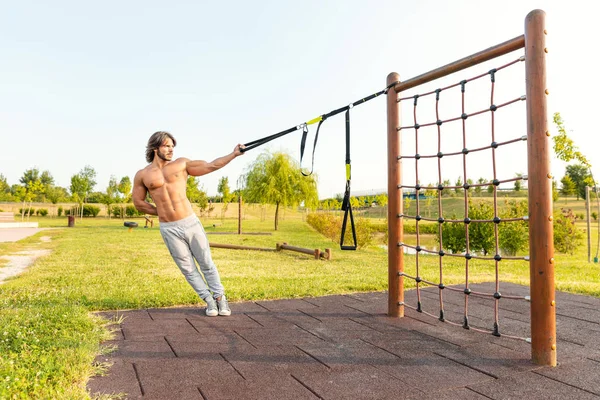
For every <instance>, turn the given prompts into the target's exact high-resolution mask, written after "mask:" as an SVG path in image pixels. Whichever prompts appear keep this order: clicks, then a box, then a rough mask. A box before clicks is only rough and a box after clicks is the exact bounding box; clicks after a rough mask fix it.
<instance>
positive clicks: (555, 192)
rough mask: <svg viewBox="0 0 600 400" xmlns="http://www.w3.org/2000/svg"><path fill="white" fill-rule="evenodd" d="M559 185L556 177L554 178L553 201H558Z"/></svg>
mask: <svg viewBox="0 0 600 400" xmlns="http://www.w3.org/2000/svg"><path fill="white" fill-rule="evenodd" d="M557 186H558V185H557V184H556V179H552V201H553V202H556V201H558V189H557V188H556V187H557Z"/></svg>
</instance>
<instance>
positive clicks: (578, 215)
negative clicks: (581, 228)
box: [577, 213, 585, 220]
mask: <svg viewBox="0 0 600 400" xmlns="http://www.w3.org/2000/svg"><path fill="white" fill-rule="evenodd" d="M577 218H579V219H580V220H584V219H585V215H584V214H583V213H579V214H577Z"/></svg>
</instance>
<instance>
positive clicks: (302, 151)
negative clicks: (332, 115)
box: [300, 115, 327, 176]
mask: <svg viewBox="0 0 600 400" xmlns="http://www.w3.org/2000/svg"><path fill="white" fill-rule="evenodd" d="M326 118H327V117H324V116H323V115H321V116H320V117H318V118H315V119H313V120H311V121H308V122H307V123H306V125H310V124H314V123H315V122H317V121H319V125H317V132H316V133H315V141H314V143H313V151H312V164H311V166H310V172H309V173H308V174H305V173H304V171H303V170H302V157H304V148H305V147H306V137H307V136H308V127H306V125H305V128H306V129H305V130H304V132H303V133H302V141H301V142H300V172H301V173H302V175H304V176H310V175H312V173H313V170H314V168H315V149H316V148H317V140H319V129H321V124H322V123H323V121H325V119H326Z"/></svg>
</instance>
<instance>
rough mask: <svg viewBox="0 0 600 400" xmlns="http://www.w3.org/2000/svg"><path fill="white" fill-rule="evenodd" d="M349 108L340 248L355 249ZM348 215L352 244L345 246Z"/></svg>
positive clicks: (347, 113)
mask: <svg viewBox="0 0 600 400" xmlns="http://www.w3.org/2000/svg"><path fill="white" fill-rule="evenodd" d="M351 175H352V173H351V168H350V109H348V110H346V190H345V191H344V199H343V200H342V211H344V220H343V222H342V234H341V237H340V249H342V250H356V248H357V240H356V227H355V226H354V215H353V214H352V205H351V204H350V180H351V177H352V176H351ZM348 215H350V226H351V227H352V240H353V242H354V245H352V246H345V245H344V237H345V236H346V225H347V223H348Z"/></svg>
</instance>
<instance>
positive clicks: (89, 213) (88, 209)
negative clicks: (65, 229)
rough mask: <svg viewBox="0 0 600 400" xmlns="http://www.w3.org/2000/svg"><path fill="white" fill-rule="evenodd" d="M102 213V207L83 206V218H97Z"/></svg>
mask: <svg viewBox="0 0 600 400" xmlns="http://www.w3.org/2000/svg"><path fill="white" fill-rule="evenodd" d="M99 212H100V207H98V206H93V205H91V204H84V205H83V216H84V217H96V216H97V215H98V213H99Z"/></svg>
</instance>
